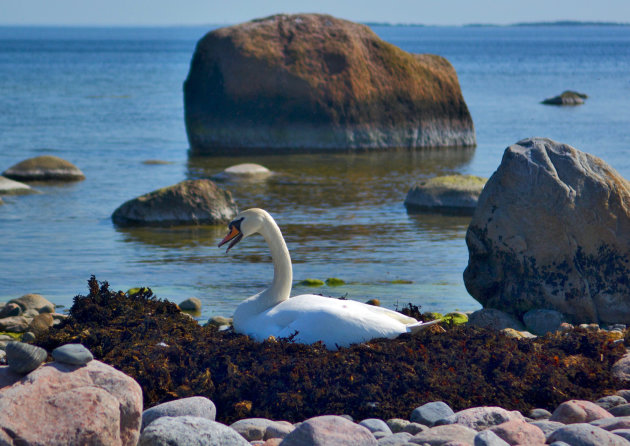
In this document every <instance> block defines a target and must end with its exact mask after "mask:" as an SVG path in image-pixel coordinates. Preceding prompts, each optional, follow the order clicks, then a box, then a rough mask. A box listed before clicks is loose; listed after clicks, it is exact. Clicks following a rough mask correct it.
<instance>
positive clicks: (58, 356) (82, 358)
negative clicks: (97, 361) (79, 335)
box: [52, 344, 94, 365]
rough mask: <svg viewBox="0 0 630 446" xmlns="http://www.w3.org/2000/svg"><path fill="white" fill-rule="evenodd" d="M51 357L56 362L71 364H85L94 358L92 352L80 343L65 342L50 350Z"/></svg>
mask: <svg viewBox="0 0 630 446" xmlns="http://www.w3.org/2000/svg"><path fill="white" fill-rule="evenodd" d="M52 357H53V358H54V359H55V361H57V362H63V363H64V364H72V365H85V364H87V363H88V362H90V361H91V360H92V359H94V356H92V353H90V351H89V350H88V349H87V348H85V347H84V346H83V345H81V344H66V345H62V346H61V347H57V348H56V349H54V350H53V351H52Z"/></svg>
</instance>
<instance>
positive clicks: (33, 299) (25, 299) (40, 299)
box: [9, 294, 55, 313]
mask: <svg viewBox="0 0 630 446" xmlns="http://www.w3.org/2000/svg"><path fill="white" fill-rule="evenodd" d="M9 303H14V304H18V305H19V306H20V308H21V309H22V312H23V313H24V312H27V311H29V310H35V311H37V312H38V313H54V312H55V304H53V303H52V302H50V301H49V300H48V299H46V298H45V297H44V296H42V295H41V294H25V295H23V296H20V297H18V298H17V299H12V300H10V301H9Z"/></svg>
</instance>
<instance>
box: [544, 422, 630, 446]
mask: <svg viewBox="0 0 630 446" xmlns="http://www.w3.org/2000/svg"><path fill="white" fill-rule="evenodd" d="M554 441H564V442H565V443H568V444H570V445H572V446H629V445H630V442H628V440H626V439H625V438H623V437H621V436H619V435H615V434H613V433H611V432H608V431H605V430H604V429H601V428H599V427H596V426H593V425H590V424H586V423H578V424H570V425H568V426H564V427H561V428H560V429H557V430H555V431H554V432H553V433H552V434H551V435H550V436H549V437H548V438H547V443H553V442H554Z"/></svg>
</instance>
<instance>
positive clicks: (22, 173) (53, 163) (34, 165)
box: [3, 155, 85, 181]
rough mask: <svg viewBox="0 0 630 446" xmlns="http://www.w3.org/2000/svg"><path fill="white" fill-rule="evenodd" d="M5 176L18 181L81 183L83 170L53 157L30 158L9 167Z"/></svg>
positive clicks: (83, 177)
mask: <svg viewBox="0 0 630 446" xmlns="http://www.w3.org/2000/svg"><path fill="white" fill-rule="evenodd" d="M3 176H5V177H7V178H10V179H12V180H18V181H80V180H84V179H85V175H84V174H83V172H81V170H80V169H79V168H78V167H77V166H75V165H74V164H72V163H71V162H69V161H66V160H64V159H62V158H59V157H57V156H52V155H42V156H37V157H35V158H29V159H27V160H24V161H22V162H20V163H18V164H16V165H14V166H11V167H9V168H8V169H7V170H6V171H5V172H4V173H3Z"/></svg>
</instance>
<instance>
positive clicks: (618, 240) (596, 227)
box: [464, 138, 630, 324]
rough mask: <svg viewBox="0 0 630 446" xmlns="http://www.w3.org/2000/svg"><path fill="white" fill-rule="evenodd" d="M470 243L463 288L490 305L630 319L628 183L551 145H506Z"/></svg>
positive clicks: (517, 311) (584, 318)
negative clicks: (464, 286)
mask: <svg viewBox="0 0 630 446" xmlns="http://www.w3.org/2000/svg"><path fill="white" fill-rule="evenodd" d="M466 243H467V245H468V250H469V261H468V267H467V268H466V270H465V272H464V282H465V284H466V288H467V290H468V292H469V293H470V294H471V295H472V296H473V297H474V298H475V299H477V300H478V301H479V302H480V303H481V304H482V305H483V306H484V307H491V308H497V309H500V310H503V311H506V312H509V313H511V314H513V315H516V316H518V317H521V316H522V315H523V314H524V313H525V312H527V311H529V310H534V309H540V308H544V309H549V310H556V311H558V312H560V313H562V314H564V315H565V317H566V318H567V320H568V321H569V322H572V323H588V322H595V323H606V324H613V323H630V299H629V298H628V296H630V280H628V278H629V277H630V183H629V182H628V181H627V180H625V179H624V178H622V177H621V176H620V175H619V174H618V173H617V172H616V171H615V170H614V169H613V168H612V167H610V166H609V165H608V164H606V163H605V162H604V161H602V160H601V159H599V158H597V157H595V156H592V155H589V154H587V153H584V152H580V151H579V150H577V149H575V148H573V147H571V146H568V145H566V144H561V143H558V142H555V141H552V140H550V139H545V138H533V139H526V140H523V141H520V142H518V143H517V144H514V145H512V146H510V147H508V148H507V149H506V151H505V153H504V155H503V160H502V162H501V165H500V166H499V168H498V169H497V171H496V172H495V173H494V174H493V175H492V177H491V178H490V179H489V180H488V183H487V184H486V187H485V188H484V190H483V192H482V194H481V196H480V197H479V204H478V206H477V209H476V210H475V213H474V215H473V218H472V221H471V223H470V226H469V227H468V232H467V234H466Z"/></svg>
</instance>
